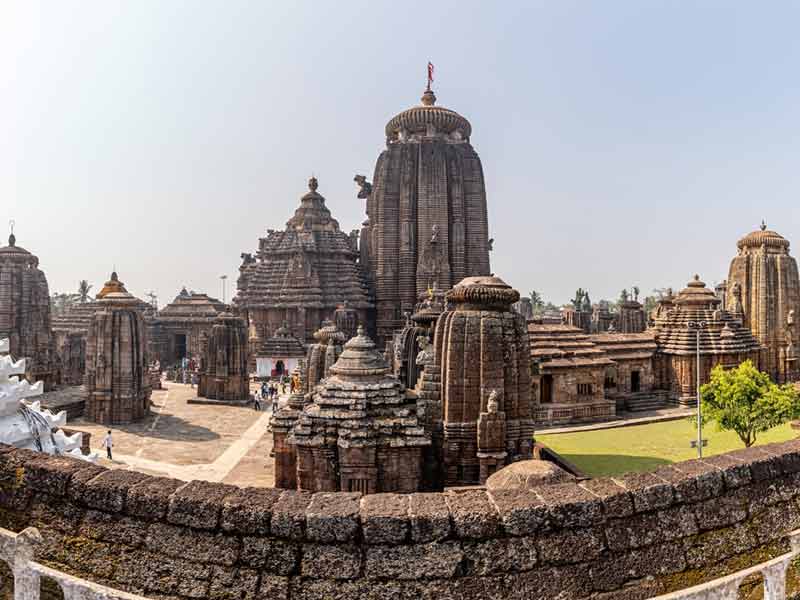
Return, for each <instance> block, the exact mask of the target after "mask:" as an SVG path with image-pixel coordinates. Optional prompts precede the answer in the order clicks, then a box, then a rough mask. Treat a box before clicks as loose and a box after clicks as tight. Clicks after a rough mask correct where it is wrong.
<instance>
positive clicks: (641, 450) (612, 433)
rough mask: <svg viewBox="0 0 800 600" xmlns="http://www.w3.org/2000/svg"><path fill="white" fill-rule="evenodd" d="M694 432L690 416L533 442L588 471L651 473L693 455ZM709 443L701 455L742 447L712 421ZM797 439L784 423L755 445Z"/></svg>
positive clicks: (706, 431) (538, 438)
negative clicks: (692, 441) (691, 444)
mask: <svg viewBox="0 0 800 600" xmlns="http://www.w3.org/2000/svg"><path fill="white" fill-rule="evenodd" d="M696 437H697V430H696V428H695V426H694V425H693V424H692V422H691V421H689V419H680V420H678V421H662V422H660V423H650V424H648V425H634V426H631V427H617V428H615V429H599V430H596V431H577V432H574V433H554V434H541V435H537V436H536V441H537V442H541V443H543V444H545V445H546V446H549V447H550V448H552V449H553V450H555V451H556V452H558V453H559V454H560V455H561V456H563V457H564V458H566V459H567V460H569V461H570V462H572V463H574V464H575V466H577V467H578V468H579V469H581V470H582V471H583V472H584V473H586V474H587V475H590V476H592V477H601V476H604V475H619V474H621V473H628V472H631V471H649V470H652V469H655V468H656V467H659V466H661V465H666V464H670V463H674V462H679V461H682V460H687V459H690V458H696V457H697V450H695V449H694V448H692V447H691V446H690V445H689V443H690V441H691V440H693V439H696ZM703 437H704V438H705V439H707V440H708V446H706V447H705V448H704V449H703V455H704V456H711V455H713V454H722V453H724V452H729V451H731V450H738V449H739V448H744V444H742V442H741V441H740V440H739V437H738V436H737V435H736V434H735V433H734V432H732V431H718V430H717V426H716V424H715V423H709V424H707V425H706V426H705V427H703ZM794 437H797V432H795V431H793V430H792V429H791V428H790V427H789V424H788V423H785V424H783V425H780V426H778V427H775V428H774V429H770V430H769V431H767V432H765V433H761V434H759V437H758V439H757V440H756V444H755V445H756V446H758V445H760V444H769V443H772V442H783V441H786V440H789V439H792V438H794Z"/></svg>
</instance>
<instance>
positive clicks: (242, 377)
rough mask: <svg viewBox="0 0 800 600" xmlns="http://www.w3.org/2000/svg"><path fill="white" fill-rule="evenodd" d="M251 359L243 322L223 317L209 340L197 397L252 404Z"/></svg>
mask: <svg viewBox="0 0 800 600" xmlns="http://www.w3.org/2000/svg"><path fill="white" fill-rule="evenodd" d="M248 357H249V354H248V347H247V326H246V325H245V323H244V319H241V318H239V317H236V316H234V315H233V314H231V313H229V312H225V313H222V314H221V315H220V316H219V317H217V320H216V322H215V323H214V326H213V327H212V328H211V335H209V336H208V341H207V344H206V348H205V356H204V357H203V372H202V373H201V374H200V384H199V386H198V390H197V394H198V396H201V397H203V398H210V399H214V400H224V401H228V402H246V401H247V400H249V399H250V377H249V375H248V371H247V364H248Z"/></svg>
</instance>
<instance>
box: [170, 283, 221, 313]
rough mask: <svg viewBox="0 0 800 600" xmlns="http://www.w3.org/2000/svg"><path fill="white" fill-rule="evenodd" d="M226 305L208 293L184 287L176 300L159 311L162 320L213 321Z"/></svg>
mask: <svg viewBox="0 0 800 600" xmlns="http://www.w3.org/2000/svg"><path fill="white" fill-rule="evenodd" d="M225 311H226V306H225V305H224V304H223V303H222V302H220V301H219V300H217V299H216V298H212V297H211V296H209V295H208V294H200V293H197V292H188V291H186V288H183V289H182V290H181V291H180V293H179V294H178V295H177V296H175V300H173V301H172V302H170V303H169V304H167V305H166V306H165V307H164V308H162V309H161V310H160V311H158V318H159V320H161V321H213V320H214V319H216V318H217V317H218V316H219V315H221V314H222V313H224V312H225Z"/></svg>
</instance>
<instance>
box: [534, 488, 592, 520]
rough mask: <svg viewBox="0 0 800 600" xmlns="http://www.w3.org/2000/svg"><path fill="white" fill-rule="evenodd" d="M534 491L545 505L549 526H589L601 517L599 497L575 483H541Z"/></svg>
mask: <svg viewBox="0 0 800 600" xmlns="http://www.w3.org/2000/svg"><path fill="white" fill-rule="evenodd" d="M534 491H535V492H536V493H537V494H538V495H539V496H540V497H541V498H542V500H544V502H545V504H546V505H547V512H546V514H547V517H546V518H547V525H548V526H550V527H556V528H560V527H590V526H592V525H594V524H596V523H599V522H600V521H602V519H603V505H602V502H601V501H600V499H599V498H597V496H595V495H594V494H592V493H591V492H589V491H588V490H586V489H584V488H582V487H580V486H579V485H578V484H576V483H559V484H554V485H543V486H539V487H536V488H534Z"/></svg>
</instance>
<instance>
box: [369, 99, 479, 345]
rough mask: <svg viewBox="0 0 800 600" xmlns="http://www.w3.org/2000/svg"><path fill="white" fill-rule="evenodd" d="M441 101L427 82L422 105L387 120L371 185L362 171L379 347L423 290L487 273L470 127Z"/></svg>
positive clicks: (444, 288) (398, 325) (476, 155)
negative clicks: (437, 100) (383, 141)
mask: <svg viewBox="0 0 800 600" xmlns="http://www.w3.org/2000/svg"><path fill="white" fill-rule="evenodd" d="M435 103H436V96H435V95H434V93H433V91H432V90H431V89H430V84H429V85H428V89H426V90H425V93H424V94H423V95H422V105H421V106H415V107H414V108H410V109H408V110H406V111H404V112H402V113H400V114H399V115H397V116H396V117H394V118H393V119H391V120H390V121H389V122H388V123H387V125H386V150H384V151H383V152H382V153H381V155H380V156H379V157H378V162H377V163H376V165H375V175H374V179H373V184H372V185H370V184H369V183H368V182H367V181H366V178H365V177H364V176H356V181H357V182H358V184H359V185H360V186H361V193H359V197H360V198H366V200H367V221H365V223H364V228H363V229H362V234H361V237H362V240H361V261H362V263H363V264H364V266H365V268H366V270H367V273H368V278H369V282H370V285H371V286H373V289H374V291H375V300H376V308H377V332H378V338H379V345H382V344H383V343H384V342H385V341H386V340H389V339H391V336H392V332H393V331H394V330H397V329H400V328H402V327H403V315H405V314H406V313H408V314H411V313H412V312H413V310H414V306H415V304H416V303H417V296H418V294H419V293H420V292H424V291H425V290H427V289H429V288H431V287H433V285H434V284H437V285H438V287H439V288H440V289H443V290H447V289H450V288H451V287H452V286H453V285H454V284H455V283H457V282H459V281H461V280H462V279H463V278H464V277H468V276H473V275H488V274H489V249H490V243H489V226H488V222H487V215H486V188H485V185H484V179H483V167H482V166H481V161H480V158H479V157H478V154H477V153H476V152H475V149H474V148H473V147H472V145H471V144H470V136H471V134H472V126H471V125H470V123H469V121H467V120H466V119H465V118H464V117H462V116H461V115H459V114H458V113H456V112H453V111H452V110H448V109H446V108H442V107H440V106H435Z"/></svg>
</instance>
